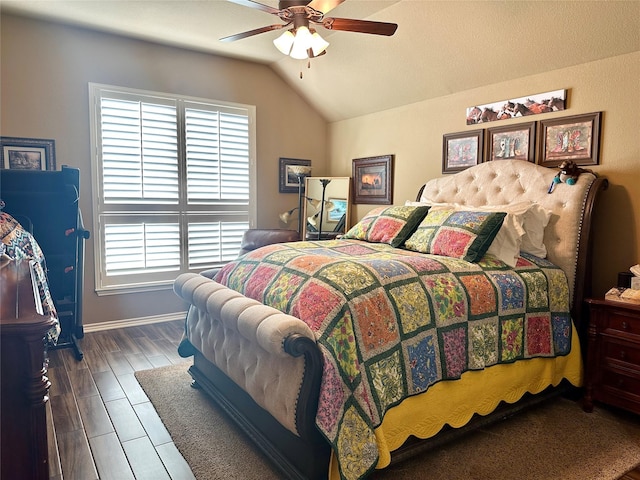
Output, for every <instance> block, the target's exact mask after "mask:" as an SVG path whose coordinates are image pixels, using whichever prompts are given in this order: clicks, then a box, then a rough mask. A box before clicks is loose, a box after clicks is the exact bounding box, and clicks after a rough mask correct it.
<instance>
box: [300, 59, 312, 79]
mask: <svg viewBox="0 0 640 480" xmlns="http://www.w3.org/2000/svg"><path fill="white" fill-rule="evenodd" d="M307 68H311V59H309V60H307ZM300 78H302V70H300Z"/></svg>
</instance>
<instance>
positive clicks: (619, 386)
mask: <svg viewBox="0 0 640 480" xmlns="http://www.w3.org/2000/svg"><path fill="white" fill-rule="evenodd" d="M602 385H603V386H604V387H605V388H606V389H607V390H609V391H610V392H611V391H613V392H615V393H617V394H619V395H621V396H627V397H628V396H631V397H635V398H636V399H637V400H638V401H640V372H635V373H634V372H632V371H629V372H626V371H620V370H614V369H609V368H606V369H604V371H603V372H602Z"/></svg>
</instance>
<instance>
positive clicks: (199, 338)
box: [174, 273, 329, 478]
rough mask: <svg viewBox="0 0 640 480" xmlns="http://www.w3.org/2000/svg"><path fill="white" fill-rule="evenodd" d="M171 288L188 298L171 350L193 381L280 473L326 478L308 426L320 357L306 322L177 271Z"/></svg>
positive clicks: (316, 438)
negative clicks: (188, 361)
mask: <svg viewBox="0 0 640 480" xmlns="http://www.w3.org/2000/svg"><path fill="white" fill-rule="evenodd" d="M174 291H175V292H176V294H177V295H178V296H179V297H180V298H182V299H183V300H184V301H185V302H186V303H188V304H190V308H189V311H188V314H187V319H186V326H185V338H184V339H183V341H182V343H181V345H180V349H179V351H180V354H181V355H182V356H190V355H194V364H193V366H192V367H191V368H190V374H191V376H192V377H193V378H194V380H195V382H197V384H198V386H199V387H202V388H203V389H205V390H206V391H207V393H209V394H210V395H211V396H212V397H213V398H214V399H216V400H217V401H218V403H219V404H220V405H221V406H222V407H223V408H224V409H225V410H226V411H227V413H228V414H229V415H231V416H232V417H234V419H235V420H236V421H237V422H238V424H239V425H240V426H241V427H242V428H243V429H244V430H245V432H246V433H247V434H248V435H249V436H251V437H252V438H253V440H254V441H255V443H256V444H257V445H258V446H260V447H261V448H262V450H263V451H264V453H265V454H267V456H269V457H270V458H271V459H272V460H274V462H275V463H276V464H277V465H279V466H280V468H282V469H283V470H284V471H285V473H286V474H287V476H288V477H290V478H326V475H327V473H326V472H327V468H328V459H329V446H328V444H327V443H326V442H325V441H324V438H323V437H322V436H321V435H320V433H319V432H318V430H317V429H316V427H315V411H316V410H317V403H318V396H319V389H320V375H321V372H322V357H321V355H320V351H319V349H318V347H317V345H316V342H315V338H314V335H313V332H312V331H311V330H310V329H309V327H308V326H307V325H306V324H305V323H304V322H302V321H301V320H299V319H297V318H295V317H292V316H290V315H286V314H284V313H282V312H280V311H278V310H276V309H274V308H271V307H268V306H265V305H263V304H261V303H259V302H257V301H255V300H252V299H249V298H246V297H245V296H243V295H241V294H240V293H238V292H235V291H233V290H231V289H229V288H227V287H225V286H223V285H220V284H219V283H216V282H214V281H213V280H210V279H208V278H206V277H204V276H202V275H197V274H192V273H187V274H183V275H180V276H179V277H178V278H177V279H176V281H175V283H174ZM255 404H257V406H256V405H255ZM266 414H268V415H266Z"/></svg>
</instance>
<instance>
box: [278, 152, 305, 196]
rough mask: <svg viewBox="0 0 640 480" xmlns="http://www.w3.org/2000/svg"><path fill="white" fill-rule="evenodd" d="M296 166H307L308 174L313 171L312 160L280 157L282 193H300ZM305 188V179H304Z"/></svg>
mask: <svg viewBox="0 0 640 480" xmlns="http://www.w3.org/2000/svg"><path fill="white" fill-rule="evenodd" d="M296 167H307V168H306V170H307V174H306V175H309V174H310V173H311V160H301V159H297V158H282V157H281V158H280V193H298V175H297V174H296V170H297V168H296ZM302 189H303V190H304V179H303V181H302Z"/></svg>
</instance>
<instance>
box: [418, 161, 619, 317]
mask: <svg viewBox="0 0 640 480" xmlns="http://www.w3.org/2000/svg"><path fill="white" fill-rule="evenodd" d="M557 173H558V170H557V169H552V168H546V167H541V166H539V165H536V164H533V163H530V162H525V161H522V160H498V161H493V162H486V163H481V164H479V165H476V166H474V167H471V168H468V169H466V170H464V171H462V172H459V173H456V174H454V175H448V176H444V177H440V178H435V179H433V180H430V181H428V182H427V183H426V184H425V185H424V186H423V187H422V189H421V190H420V192H419V193H418V197H417V200H418V201H426V200H430V201H432V202H442V203H460V204H463V205H469V206H476V207H478V206H485V205H504V204H511V203H517V202H523V201H530V202H533V203H538V204H540V205H541V206H542V207H544V208H546V209H548V210H550V211H551V212H552V216H551V220H550V221H549V225H548V226H547V228H546V229H545V235H544V244H545V246H546V247H547V252H548V257H547V258H548V259H549V260H550V261H551V262H553V263H554V264H556V265H558V266H559V267H560V268H562V269H563V270H564V272H565V273H566V274H567V278H568V279H569V289H570V294H571V300H572V313H573V318H574V321H579V320H580V315H579V313H580V310H581V305H582V300H583V298H584V297H585V295H587V294H589V293H590V290H591V259H590V241H589V237H590V231H591V214H592V210H593V205H594V202H595V199H596V196H597V193H598V192H599V191H600V190H602V189H604V188H606V186H607V181H606V179H604V178H597V177H596V176H595V175H593V174H591V173H583V174H582V175H580V177H579V178H578V181H577V182H576V184H575V185H567V184H564V183H561V184H558V185H556V187H555V189H554V191H553V192H552V193H548V190H549V186H550V185H551V182H552V181H553V177H554V176H555V175H556V174H557Z"/></svg>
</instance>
